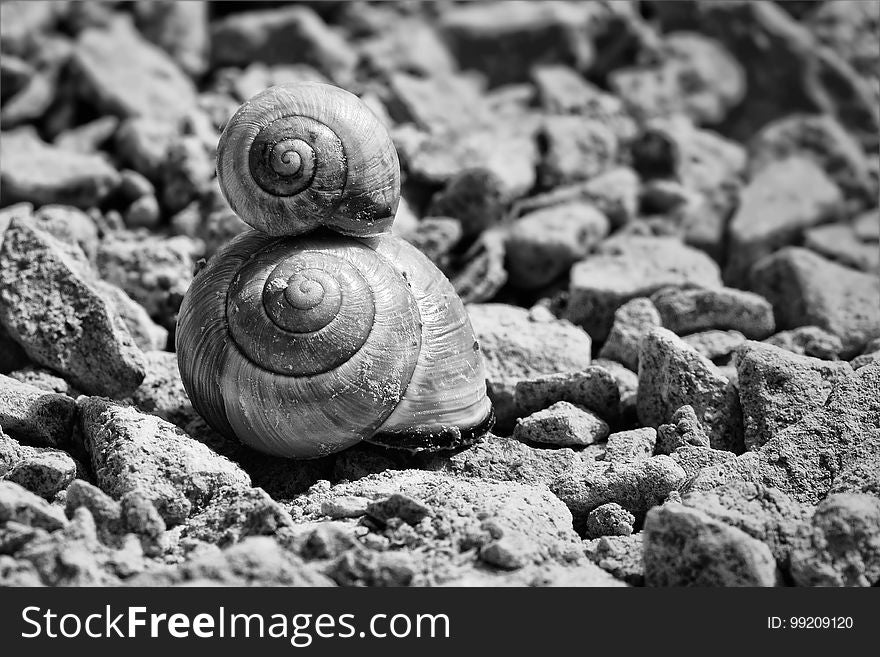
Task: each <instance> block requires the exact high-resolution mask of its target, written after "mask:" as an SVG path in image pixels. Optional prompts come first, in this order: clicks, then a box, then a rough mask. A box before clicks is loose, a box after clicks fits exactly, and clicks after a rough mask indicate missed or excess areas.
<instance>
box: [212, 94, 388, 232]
mask: <svg viewBox="0 0 880 657" xmlns="http://www.w3.org/2000/svg"><path fill="white" fill-rule="evenodd" d="M217 177H218V179H219V181H220V186H221V189H222V190H223V193H224V194H225V196H226V200H227V201H228V202H229V205H230V206H231V207H232V209H233V210H234V211H235V213H236V214H238V216H239V217H241V218H242V219H243V220H244V221H245V222H247V223H248V224H250V225H251V226H253V227H254V228H256V229H258V230H260V231H263V232H264V233H268V234H269V235H276V236H280V235H297V234H300V233H304V232H307V231H309V230H312V229H314V228H316V227H318V226H322V225H323V226H327V227H329V228H332V229H333V230H335V231H337V232H340V233H343V234H346V235H357V236H372V235H378V234H380V233H383V232H386V231H387V230H388V229H389V228H390V226H391V222H392V221H393V220H394V214H395V212H396V211H397V204H398V202H399V200H400V164H399V162H398V158H397V151H396V150H395V148H394V145H393V143H392V142H391V139H390V138H389V136H388V131H387V130H386V128H385V127H384V126H383V125H382V124H381V123H380V122H379V119H378V118H376V116H375V115H374V114H373V113H372V112H371V111H370V110H369V108H367V107H366V106H365V105H364V104H363V103H362V102H361V101H360V100H359V99H358V98H357V96H355V95H353V94H351V93H349V92H347V91H345V90H343V89H340V88H338V87H334V86H331V85H326V84H319V83H296V84H288V85H279V86H276V87H270V88H269V89H266V90H265V91H262V92H260V93H258V94H257V95H255V96H254V97H253V98H251V99H250V100H248V101H247V102H246V103H245V104H244V105H242V106H241V107H240V108H239V109H238V111H237V112H236V113H235V114H234V115H233V116H232V118H231V119H230V120H229V122H228V123H227V124H226V127H225V129H224V130H223V134H222V135H221V137H220V143H219V146H218V150H217Z"/></svg>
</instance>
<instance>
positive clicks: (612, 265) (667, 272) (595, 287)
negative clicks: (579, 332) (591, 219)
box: [564, 237, 721, 340]
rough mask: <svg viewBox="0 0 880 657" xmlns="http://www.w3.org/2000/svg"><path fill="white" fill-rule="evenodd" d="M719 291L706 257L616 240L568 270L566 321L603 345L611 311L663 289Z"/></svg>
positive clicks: (657, 240) (661, 240) (674, 245)
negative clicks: (700, 287) (694, 288)
mask: <svg viewBox="0 0 880 657" xmlns="http://www.w3.org/2000/svg"><path fill="white" fill-rule="evenodd" d="M688 285H701V286H704V287H721V283H720V276H719V270H718V265H716V264H715V262H714V261H713V260H712V259H711V258H709V256H707V255H706V254H704V253H702V252H701V251H697V250H696V249H692V248H690V247H688V246H685V245H684V244H682V243H681V242H679V241H678V240H676V239H673V238H667V237H617V238H612V239H609V240H606V241H605V242H603V243H602V244H600V245H599V246H598V248H597V251H596V253H595V254H593V255H591V256H589V257H588V258H586V259H584V260H581V261H580V262H578V263H576V264H575V265H574V266H573V267H572V268H571V284H570V288H569V300H568V306H567V307H566V309H565V313H564V317H565V318H566V319H568V320H570V321H572V322H574V323H575V324H578V325H580V326H583V327H584V328H585V329H586V331H587V333H589V334H590V336H591V337H592V338H593V339H594V340H604V339H605V338H606V337H607V335H608V332H609V330H610V329H611V326H612V324H613V321H614V311H615V310H617V309H618V308H619V307H620V306H622V305H623V304H624V303H626V302H627V301H629V300H630V299H634V298H636V297H645V296H649V295H650V294H652V293H653V292H656V291H657V290H658V289H660V288H662V287H667V286H688Z"/></svg>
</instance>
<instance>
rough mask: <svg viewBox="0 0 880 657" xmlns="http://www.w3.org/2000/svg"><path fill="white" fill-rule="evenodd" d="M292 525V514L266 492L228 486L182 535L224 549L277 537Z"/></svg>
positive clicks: (213, 498) (259, 489) (191, 521)
mask: <svg viewBox="0 0 880 657" xmlns="http://www.w3.org/2000/svg"><path fill="white" fill-rule="evenodd" d="M160 520H161V519H160ZM293 524H294V523H293V519H292V518H291V517H290V513H288V512H287V510H286V509H285V508H284V507H283V506H281V505H280V504H279V503H278V502H276V501H274V500H273V499H272V498H271V497H269V495H268V494H267V493H266V492H265V491H264V490H263V489H261V488H245V487H225V488H221V489H219V490H218V491H217V493H216V494H215V495H214V496H213V497H212V498H211V500H210V501H209V502H208V504H207V506H206V507H205V508H204V509H203V510H202V511H201V512H199V513H198V514H196V515H194V516H192V517H191V518H189V519H188V520H187V522H186V525H185V526H184V527H183V530H182V536H184V537H185V538H188V539H197V540H200V541H205V542H206V543H210V544H211V545H218V546H220V547H225V546H226V545H229V544H230V543H237V542H239V541H242V540H244V539H245V538H247V537H248V536H277V535H278V534H279V532H281V531H282V530H285V529H289V528H291V527H293Z"/></svg>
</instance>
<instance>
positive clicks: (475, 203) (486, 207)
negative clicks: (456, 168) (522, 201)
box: [427, 168, 510, 237]
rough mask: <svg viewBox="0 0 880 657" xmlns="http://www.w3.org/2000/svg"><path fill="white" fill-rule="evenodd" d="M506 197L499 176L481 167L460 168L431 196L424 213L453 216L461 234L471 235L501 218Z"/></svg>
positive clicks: (506, 200) (507, 199)
mask: <svg viewBox="0 0 880 657" xmlns="http://www.w3.org/2000/svg"><path fill="white" fill-rule="evenodd" d="M509 202H510V199H509V198H508V196H507V192H506V190H505V188H504V184H503V182H502V181H501V179H499V178H498V176H497V175H495V173H493V172H492V171H491V170H489V169H485V168H473V169H464V170H462V171H460V172H458V173H456V174H455V175H453V176H452V177H451V178H450V179H449V180H448V181H447V182H446V186H445V187H444V188H443V189H441V190H440V191H439V192H437V193H436V194H434V195H433V196H432V197H431V202H430V204H429V205H428V210H427V214H428V216H434V217H453V218H454V219H458V220H459V221H460V222H461V228H462V230H463V232H464V236H465V237H474V236H475V235H478V234H479V233H481V232H483V231H484V230H486V229H487V228H490V227H492V226H494V225H496V224H498V223H499V222H500V221H501V218H502V217H503V216H504V213H505V212H506V210H507V206H508V205H509Z"/></svg>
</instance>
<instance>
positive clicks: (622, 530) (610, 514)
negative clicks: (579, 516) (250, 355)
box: [587, 502, 636, 538]
mask: <svg viewBox="0 0 880 657" xmlns="http://www.w3.org/2000/svg"><path fill="white" fill-rule="evenodd" d="M635 521H636V518H635V516H634V515H633V514H631V513H630V512H629V511H627V510H626V509H624V508H623V507H622V506H620V505H619V504H615V503H614V502H611V503H609V504H603V505H602V506H598V507H596V508H595V509H593V510H592V511H590V515H588V516H587V536H589V537H590V538H600V537H602V536H629V535H630V534H632V533H633V524H634V523H635Z"/></svg>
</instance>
